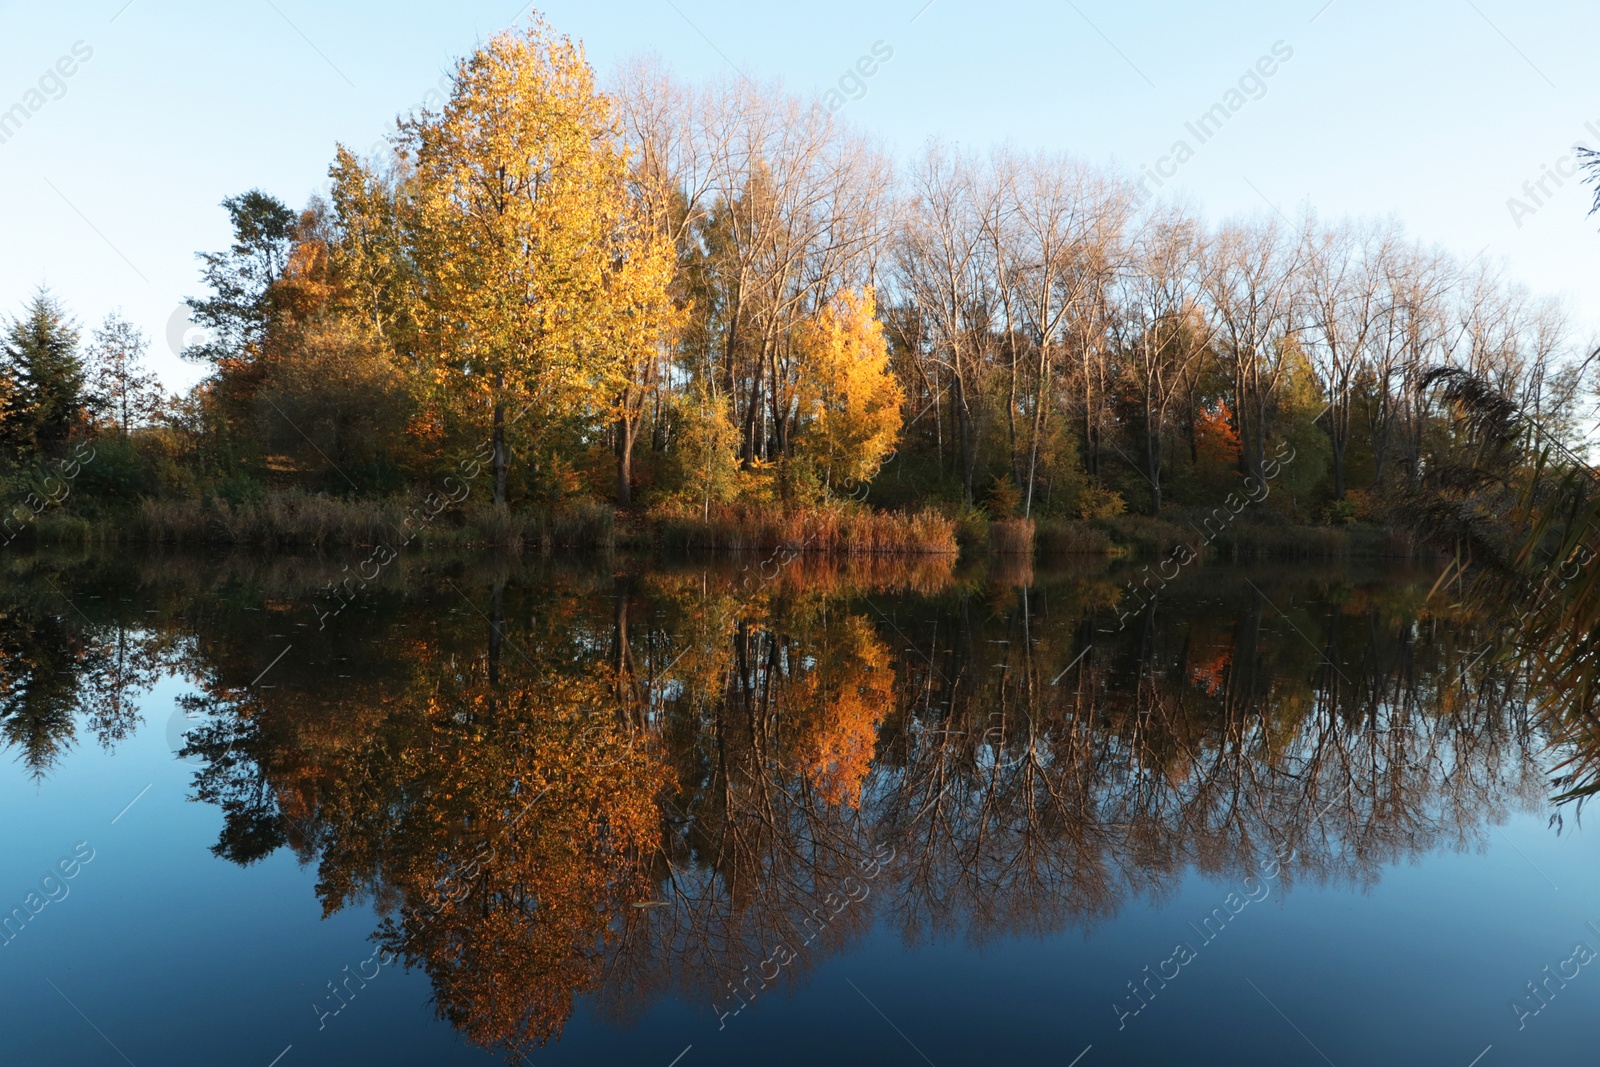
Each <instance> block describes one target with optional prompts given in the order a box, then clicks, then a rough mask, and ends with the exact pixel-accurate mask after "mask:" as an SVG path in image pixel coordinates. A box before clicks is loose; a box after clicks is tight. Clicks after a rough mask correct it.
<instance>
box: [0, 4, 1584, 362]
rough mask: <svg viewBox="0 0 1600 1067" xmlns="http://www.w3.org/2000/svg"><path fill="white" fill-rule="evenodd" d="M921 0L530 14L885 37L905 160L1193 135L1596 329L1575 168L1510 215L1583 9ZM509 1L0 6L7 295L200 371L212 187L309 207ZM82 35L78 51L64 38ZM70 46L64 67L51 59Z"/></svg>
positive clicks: (1184, 190) (821, 80)
mask: <svg viewBox="0 0 1600 1067" xmlns="http://www.w3.org/2000/svg"><path fill="white" fill-rule="evenodd" d="M924 2H925V0H894V2H887V3H872V2H867V3H862V2H856V3H842V2H834V0H824V2H810V3H806V4H792V5H791V4H783V5H772V4H754V3H749V4H733V3H716V2H712V0H670V2H669V0H550V2H547V3H545V4H543V5H542V10H543V11H544V13H545V15H546V16H547V18H548V19H549V20H550V22H551V23H552V24H553V25H554V26H555V27H556V28H557V29H560V30H562V31H563V32H566V33H569V34H572V35H573V36H575V37H578V38H580V39H581V40H582V41H583V42H584V43H585V45H586V47H587V49H588V53H589V57H590V60H591V62H593V63H594V64H595V66H596V67H597V68H598V69H599V70H600V71H601V72H602V74H604V73H605V72H607V71H608V70H609V69H611V68H612V67H613V66H614V65H615V64H616V63H617V62H619V61H620V60H622V59H624V58H626V57H628V56H630V55H633V54H637V53H640V52H656V53H658V54H660V55H661V56H662V57H664V58H665V59H666V60H667V61H668V62H669V63H670V64H671V65H672V66H674V67H675V68H676V69H677V70H678V71H679V72H680V73H682V74H685V75H688V76H711V75H715V74H717V73H718V72H719V71H727V70H729V68H730V66H731V65H737V66H738V67H739V68H740V69H741V70H742V71H743V72H744V73H746V74H749V75H751V76H753V77H757V78H761V79H767V78H778V79H781V80H783V81H784V82H785V83H787V84H788V85H789V86H790V87H791V88H793V89H795V90H799V91H804V92H818V93H820V92H822V91H824V90H825V89H826V88H827V87H829V86H830V85H832V84H834V83H836V82H837V81H838V80H839V78H840V76H841V75H842V74H844V72H845V71H846V69H847V68H848V67H849V66H851V65H852V64H853V63H854V62H855V61H856V59H857V58H858V57H859V56H861V55H863V54H865V53H868V52H869V51H870V50H871V49H872V46H873V45H874V43H875V42H878V41H884V42H886V43H887V45H888V46H889V47H890V48H892V49H893V52H894V55H893V58H892V59H891V60H890V61H889V62H887V63H885V64H883V65H882V67H881V69H880V70H879V71H878V72H877V73H876V74H875V75H874V76H873V77H872V78H871V79H870V80H868V81H867V82H866V87H867V91H866V95H865V96H864V97H862V98H861V99H859V100H855V101H852V102H850V103H849V104H848V105H847V106H846V108H845V114H847V115H848V116H849V117H851V118H852V119H853V120H854V121H856V122H858V123H859V124H861V125H862V126H864V127H866V128H867V129H869V130H871V131H873V132H875V133H876V134H878V135H879V136H881V137H882V138H883V139H884V141H885V142H886V143H887V144H888V145H889V146H890V148H891V149H892V150H894V151H895V152H896V153H897V154H898V155H900V156H901V157H904V156H906V155H908V154H910V153H913V152H915V151H916V150H917V149H918V147H919V146H920V145H921V144H922V142H923V141H924V140H926V139H927V138H929V137H930V136H938V137H941V138H944V139H946V140H949V141H957V142H961V143H963V144H967V145H976V146H988V145H990V144H993V143H996V142H1000V141H1009V142H1011V143H1013V144H1015V145H1017V146H1019V147H1030V148H1031V147H1049V148H1060V149H1066V150H1068V151H1071V152H1073V153H1076V154H1078V155H1080V156H1082V157H1084V158H1086V159H1089V160H1092V161H1096V162H1101V163H1106V164H1115V165H1120V166H1123V167H1125V168H1127V169H1128V170H1130V171H1134V172H1137V171H1138V170H1139V169H1140V167H1141V166H1142V165H1145V164H1150V165H1155V164H1156V163H1157V162H1158V161H1159V160H1160V158H1161V157H1162V156H1165V155H1167V154H1168V152H1169V151H1170V150H1171V148H1172V146H1173V143H1174V142H1175V141H1176V140H1178V139H1180V138H1182V139H1185V140H1187V141H1188V142H1189V143H1190V145H1191V147H1193V148H1194V156H1193V158H1192V159H1188V160H1186V161H1185V162H1184V163H1183V165H1182V166H1181V167H1178V168H1177V169H1176V177H1175V178H1173V179H1172V180H1171V181H1170V182H1168V183H1167V187H1168V189H1169V190H1171V189H1176V190H1178V191H1179V192H1180V193H1181V195H1183V196H1185V197H1187V198H1188V199H1189V200H1191V202H1193V203H1194V204H1195V205H1197V206H1198V207H1200V208H1201V209H1202V210H1203V211H1204V212H1205V213H1206V214H1207V215H1208V216H1210V217H1212V218H1213V219H1216V218H1221V217H1223V216H1226V215H1229V214H1234V213H1239V212H1250V211H1256V210H1269V208H1268V207H1267V205H1266V202H1267V201H1271V202H1272V203H1273V204H1276V205H1277V206H1278V207H1280V208H1281V209H1282V210H1283V211H1285V212H1287V213H1288V214H1290V215H1294V214H1296V213H1297V210H1298V208H1299V206H1300V205H1301V204H1302V203H1305V202H1309V203H1311V204H1312V205H1314V206H1315V207H1316V208H1317V209H1318V210H1319V211H1320V212H1322V213H1323V214H1324V215H1325V216H1338V215H1342V214H1347V213H1349V214H1363V215H1391V214H1392V215H1394V216H1396V217H1397V218H1399V219H1400V220H1402V221H1403V222H1404V223H1405V224H1406V225H1407V227H1408V228H1409V229H1410V230H1411V232H1413V233H1414V234H1417V235H1419V236H1421V237H1423V238H1425V239H1427V240H1429V241H1437V242H1439V243H1441V244H1443V245H1445V246H1448V247H1450V248H1453V249H1455V250H1457V251H1458V252H1460V253H1462V254H1463V255H1465V256H1468V257H1471V256H1473V255H1475V254H1477V253H1478V252H1479V251H1480V249H1485V248H1486V249H1487V250H1486V251H1485V252H1484V255H1486V256H1490V257H1503V258H1504V259H1505V260H1506V262H1507V264H1508V265H1509V268H1510V270H1511V272H1512V273H1513V274H1514V275H1515V276H1516V277H1518V278H1520V279H1522V280H1523V281H1525V282H1527V283H1528V284H1529V285H1530V286H1531V287H1532V288H1534V289H1536V290H1539V291H1545V292H1555V293H1561V294H1566V295H1568V296H1569V297H1570V299H1571V301H1572V304H1573V306H1574V308H1575V309H1576V311H1577V312H1578V315H1579V320H1580V322H1582V323H1583V324H1584V329H1585V332H1587V331H1588V330H1589V329H1590V328H1591V327H1592V326H1595V325H1600V289H1597V288H1596V283H1597V281H1600V271H1597V270H1596V267H1597V266H1600V232H1597V225H1600V219H1587V218H1585V215H1584V212H1585V209H1586V207H1587V196H1586V193H1585V190H1583V189H1581V188H1579V187H1578V185H1577V184H1576V182H1573V181H1568V182H1566V184H1565V187H1563V188H1560V189H1557V188H1555V186H1554V185H1553V184H1550V183H1548V182H1547V185H1546V189H1547V190H1548V191H1549V192H1551V193H1552V194H1553V195H1552V196H1550V197H1548V198H1545V197H1543V196H1541V199H1544V200H1545V203H1544V204H1543V205H1541V206H1539V208H1538V210H1536V211H1535V212H1533V213H1532V214H1530V215H1527V216H1525V217H1523V218H1522V219H1520V223H1521V225H1520V226H1519V225H1518V224H1517V221H1514V220H1513V218H1512V215H1511V212H1510V210H1509V209H1508V206H1507V199H1508V198H1509V197H1512V196H1524V194H1523V192H1522V186H1523V183H1524V182H1527V181H1530V180H1537V179H1539V178H1540V177H1541V175H1542V174H1543V173H1544V168H1545V167H1546V166H1551V167H1554V166H1556V165H1557V163H1558V162H1559V161H1561V160H1562V159H1563V157H1566V156H1569V155H1570V153H1571V150H1572V147H1573V146H1574V145H1575V144H1577V143H1587V144H1590V145H1593V146H1596V147H1600V134H1597V133H1593V132H1590V131H1588V130H1586V129H1585V123H1586V122H1593V123H1594V125H1595V128H1596V129H1597V130H1600V92H1597V91H1596V90H1597V89H1600V64H1596V63H1595V62H1594V57H1593V49H1594V48H1595V47H1597V46H1600V7H1597V6H1596V5H1594V4H1593V3H1578V2H1565V0H1559V2H1548V3H1540V4H1537V5H1533V4H1526V3H1512V2H1511V0H1472V2H1468V0H1425V2H1409V0H1408V2H1406V3H1404V4H1397V3H1394V2H1392V0H1391V2H1387V3H1374V2H1364V0H1334V2H1333V3H1332V4H1331V5H1327V6H1326V7H1325V6H1324V3H1325V0H1304V2H1302V0H1294V2H1287V3H1284V2H1280V3H1271V4H1268V3H1264V2H1251V3H1237V4H1228V5H1218V4H1209V3H1208V4H1194V3H1184V4H1179V3H1167V4H1161V3H1148V2H1145V3H1140V2H1125V3H1113V2H1112V0H1075V3H1045V2H1014V3H1006V2H1003V0H1002V2H993V0H991V2H987V3H983V4H979V3H974V2H971V0H935V2H934V3H933V4H932V5H931V6H929V7H927V8H926V9H925V10H923V6H924ZM919 11H921V14H920V15H919V14H918V12H919ZM517 14H518V8H517V5H516V3H515V2H514V0H497V2H485V0H455V2H453V3H450V4H440V3H420V2H413V0H389V2H386V3H367V2H362V3H341V4H338V5H334V4H328V3H320V4H319V3H312V2H310V0H271V2H268V0H231V2H228V3H199V2H164V0H133V2H132V3H131V4H127V3H126V0H93V2H86V3H60V4H43V3H24V2H20V0H0V31H3V32H0V72H3V73H0V118H3V112H4V111H5V110H6V109H9V108H10V107H11V106H12V105H13V104H17V103H19V102H20V103H24V104H26V103H28V102H29V97H28V96H27V94H28V93H29V91H30V90H36V89H38V88H39V85H40V79H41V77H44V78H45V82H46V85H45V91H44V92H41V93H40V95H39V96H38V97H34V98H32V99H33V102H34V103H38V102H39V101H40V100H41V99H42V101H43V103H42V105H41V106H39V107H38V109H37V111H33V112H31V113H30V114H29V117H28V118H27V121H26V122H25V123H24V124H23V125H22V126H21V128H20V129H18V130H16V131H15V132H14V133H12V134H11V135H10V136H9V138H8V139H7V140H6V141H5V142H4V143H0V310H4V311H6V312H12V311H15V310H16V309H17V308H18V307H20V305H21V303H22V301H23V300H24V299H25V298H26V297H27V295H28V294H29V293H30V292H31V291H32V289H33V288H34V287H35V286H36V285H38V284H39V283H41V282H45V283H48V284H49V285H50V286H51V287H52V288H53V289H54V290H55V291H56V292H57V293H59V294H60V295H61V296H62V297H63V298H64V299H65V300H66V301H67V302H68V304H69V305H70V306H71V308H72V309H73V311H74V312H75V313H76V314H77V316H78V317H79V319H80V320H82V321H84V322H85V324H91V323H93V322H96V321H98V320H99V319H100V318H101V316H103V315H104V313H105V312H106V311H107V310H109V309H110V308H112V307H115V306H120V307H122V308H123V309H124V311H125V313H126V314H127V315H128V316H129V317H130V318H131V319H132V320H133V321H134V322H136V323H137V324H138V325H140V326H141V327H142V328H144V330H145V331H146V332H147V333H148V334H149V335H151V337H152V339H153V342H154V343H153V346H152V352H153V359H152V362H153V363H154V364H155V365H156V367H157V369H158V370H159V371H160V372H161V373H162V374H163V376H164V377H166V378H167V380H168V381H169V383H171V384H173V385H177V384H179V383H181V382H187V381H190V380H193V379H194V378H195V377H196V376H197V374H198V371H197V369H196V368H194V367H192V366H189V365H186V364H183V363H181V362H180V361H179V360H177V359H175V358H174V357H173V356H172V355H171V353H170V352H169V351H168V346H167V343H166V341H165V340H164V338H165V335H166V333H167V323H168V320H169V319H170V317H171V315H172V313H173V311H174V310H175V309H176V308H177V307H178V306H179V305H180V303H181V299H182V297H184V296H185V295H190V294H193V293H195V292H196V291H197V287H198V286H197V275H196V263H195V260H194V256H193V253H194V252H195V251H196V250H197V249H212V248H219V247H222V246H223V245H224V244H225V243H226V241H227V237H228V232H227V227H226V222H225V218H224V215H223V212H222V211H221V210H220V209H219V208H218V207H217V204H218V202H219V201H220V200H221V199H222V198H223V197H225V196H228V195H230V194H233V193H237V192H241V191H243V190H245V189H248V188H251V187H252V186H259V187H261V188H263V189H265V190H267V191H269V192H272V193H274V194H276V195H278V196H279V197H281V198H283V199H284V200H286V201H288V202H289V203H291V204H293V205H295V206H299V205H301V204H303V203H304V201H305V200H306V198H307V197H308V196H309V195H310V194H311V193H312V191H313V190H315V189H317V188H318V187H320V186H321V185H322V184H323V182H324V181H325V176H326V169H327V165H328V162H329V160H330V159H331V157H332V154H333V147H334V143H335V142H336V141H344V142H347V143H349V144H351V145H352V146H354V147H358V148H363V149H364V148H365V147H366V146H369V145H371V144H372V143H373V142H374V141H375V140H377V139H378V138H380V137H381V136H383V134H384V133H385V132H386V131H387V130H388V129H390V128H391V126H392V122H393V118H394V116H395V114H396V113H397V112H399V111H402V110H405V109H407V108H409V107H411V106H413V105H414V104H416V103H418V102H419V101H420V100H421V99H422V97H423V95H424V94H425V93H426V92H427V91H428V89H429V88H430V87H432V86H434V85H436V84H437V83H438V81H439V78H440V76H441V75H442V74H443V72H444V71H445V70H446V68H447V65H448V63H449V61H450V59H451V57H452V56H454V55H457V54H459V53H462V52H465V51H467V50H470V49H471V48H472V47H473V45H474V43H475V42H477V41H479V40H481V39H483V38H484V37H486V36H487V35H489V34H490V33H492V32H493V31H495V30H496V29H498V28H500V27H502V26H505V25H506V24H508V23H509V22H510V21H511V20H512V19H513V18H514V17H515V16H516V15H517ZM913 19H915V20H914V21H913ZM79 41H82V42H83V46H80V51H82V50H83V49H84V48H88V49H92V50H93V54H92V56H90V58H88V59H87V60H86V61H82V62H78V61H77V60H75V59H73V57H72V50H73V46H74V44H75V42H79ZM1278 41H1282V42H1284V44H1285V45H1287V46H1288V47H1289V48H1292V50H1293V56H1292V58H1291V59H1289V60H1288V61H1287V62H1283V63H1281V64H1279V65H1277V66H1276V68H1275V69H1274V73H1272V75H1271V76H1270V77H1267V78H1263V79H1262V80H1261V83H1260V84H1261V85H1262V86H1264V91H1263V90H1261V89H1258V88H1257V87H1256V86H1255V85H1254V84H1251V85H1249V86H1248V88H1249V90H1250V92H1251V93H1252V94H1254V95H1258V96H1259V99H1250V100H1249V101H1248V103H1246V104H1245V106H1243V107H1242V108H1240V109H1239V110H1238V112H1237V113H1235V114H1232V115H1231V117H1230V118H1229V120H1228V121H1227V123H1226V124H1225V125H1224V127H1223V128H1222V129H1221V131H1220V132H1218V133H1216V134H1215V135H1214V136H1212V137H1211V138H1210V139H1209V140H1208V141H1206V143H1204V144H1200V143H1199V141H1198V139H1197V138H1196V137H1195V136H1194V135H1193V134H1192V133H1189V132H1188V131H1187V130H1186V128H1185V123H1186V122H1192V121H1194V120H1196V119H1197V118H1198V117H1199V116H1200V115H1201V114H1202V113H1203V112H1205V111H1206V110H1207V109H1208V108H1210V107H1211V106H1212V105H1213V104H1215V103H1217V102H1219V101H1221V100H1223V98H1224V94H1225V93H1226V92H1227V90H1229V89H1230V88H1232V87H1234V86H1236V85H1237V83H1238V82H1239V79H1240V77H1241V75H1243V74H1244V73H1245V72H1246V71H1247V70H1249V69H1250V68H1252V67H1253V66H1254V65H1255V64H1256V63H1257V61H1258V59H1260V58H1261V57H1263V56H1267V55H1270V53H1271V50H1272V47H1273V45H1274V43H1275V42H1278ZM62 57H68V60H69V61H68V62H67V63H65V64H64V65H63V68H62V69H70V70H72V73H71V74H70V76H65V77H63V76H61V75H60V74H59V73H57V74H56V75H54V76H53V77H50V76H46V72H47V71H51V70H55V68H56V64H57V62H58V61H59V60H60V59H61V58H62ZM1268 66H1271V64H1268ZM56 79H59V81H57V80H56ZM4 132H5V128H4V127H3V126H0V133H4ZM1165 166H1166V168H1167V170H1168V171H1169V172H1171V171H1172V170H1173V165H1172V164H1171V163H1168V164H1166V165H1165ZM1531 203H1532V202H1531V201H1529V204H1530V206H1531Z"/></svg>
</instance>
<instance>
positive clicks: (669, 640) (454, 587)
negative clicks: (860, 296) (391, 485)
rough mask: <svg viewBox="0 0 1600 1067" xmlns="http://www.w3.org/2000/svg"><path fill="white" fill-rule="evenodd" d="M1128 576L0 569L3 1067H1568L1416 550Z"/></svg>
mask: <svg viewBox="0 0 1600 1067" xmlns="http://www.w3.org/2000/svg"><path fill="white" fill-rule="evenodd" d="M1153 573H1154V572H1153V571H1151V570H1147V569H1145V568H1143V567H1120V568H1118V567H1113V566H1109V565H1106V564H1102V563H1099V562H1094V563H1089V562H1080V563H1073V562H1070V561H1069V562H1064V563H1051V564H1046V563H1044V562H1039V563H1036V564H1033V565H1031V566H1030V565H1029V564H1027V563H1026V562H1024V561H1018V560H1001V561H998V562H996V563H994V564H990V565H986V564H983V563H978V564H962V565H961V566H959V567H957V566H954V565H952V564H951V563H950V562H949V561H948V560H943V559H926V560H916V561H910V562H906V561H890V560H877V561H874V560H865V561H849V562H829V561H824V560H818V559H812V558H800V559H789V558H788V557H783V556H775V557H768V558H756V557H749V558H741V559H734V560H729V559H721V560H712V561H706V560H698V561H697V560H677V561H661V560H655V561H652V560H648V559H642V558H641V559H634V558H630V557H627V556H617V557H595V558H576V559H563V558H560V557H557V558H539V557H538V556H537V555H535V556H532V557H524V558H520V559H519V558H514V557H496V556H474V557H461V558H455V557H451V556H422V555H415V556H402V557H401V558H399V559H395V560H392V561H381V560H377V559H374V558H372V557H370V556H367V555H365V554H362V553H349V554H339V553H333V554H330V555H328V556H326V557H321V558H318V557H282V556H278V557H256V556H250V555H199V556H191V555H174V554H159V553H128V552H123V553H104V552H98V551H87V552H81V553H63V552H54V553H45V554H39V555H12V556H11V557H10V558H8V560H7V561H6V564H5V572H4V576H3V582H0V611H3V617H0V665H3V672H4V673H3V679H0V683H3V686H4V697H3V704H0V715H3V717H0V732H3V738H4V742H5V745H6V749H7V752H8V753H9V756H10V759H9V760H8V761H7V763H6V764H5V766H4V769H3V771H0V797H3V801H0V802H3V805H4V809H3V810H4V812H5V818H4V820H3V830H0V834H3V839H4V848H3V849H0V909H3V910H4V922H3V925H0V929H3V933H0V943H3V952H0V990H3V995H4V1000H5V1003H6V1025H5V1026H4V1027H3V1028H0V1062H4V1063H17V1064H29V1065H45V1064H74V1065H85V1064H106V1065H115V1064H121V1063H128V1064H133V1065H136V1067H146V1065H155V1064H161V1065H186V1064H197V1065H198V1064H215V1063H219V1062H226V1063H230V1064H232V1063H239V1064H247V1065H250V1064H255V1065H259V1067H273V1065H276V1067H297V1065H310V1064H353V1063H384V1064H413V1063H415V1064H489V1063H494V1062H511V1063H528V1064H535V1065H538V1067H545V1065H563V1064H611V1063H618V1064H642V1065H657V1067H673V1065H676V1067H709V1065H713V1064H749V1063H760V1064H764V1065H765V1064H771V1065H783V1064H817V1063H829V1064H857V1063H859V1064H905V1065H917V1064H923V1063H927V1064H933V1065H936V1067H955V1065H962V1064H996V1063H1019V1064H1020V1063H1029V1064H1033V1063H1037V1064H1055V1065H1058V1067H1069V1065H1079V1067H1096V1065H1099V1064H1146V1063H1148V1064H1173V1063H1182V1064H1190V1065H1194V1064H1241V1063H1272V1064H1322V1063H1331V1064H1336V1065H1340V1067H1343V1065H1345V1064H1383V1063H1395V1064H1413V1063H1439V1064H1456V1065H1460V1067H1468V1065H1469V1064H1477V1065H1480V1067H1502V1065H1510V1064H1565V1063H1578V1062H1589V1060H1590V1059H1592V1056H1593V1039H1592V1033H1593V1024H1592V1020H1593V1018H1594V1017H1595V1012H1596V1009H1597V1007H1600V968H1597V969H1596V972H1595V973H1591V972H1589V970H1588V968H1587V966H1586V965H1587V963H1588V962H1589V961H1590V960H1592V959H1593V958H1595V956H1596V954H1597V953H1600V894H1597V893H1596V890H1595V878H1594V875H1595V873H1596V871H1597V870H1600V857H1597V854H1596V844H1597V843H1600V842H1597V840H1596V839H1595V838H1594V836H1593V835H1592V834H1589V833H1586V832H1585V828H1584V827H1583V826H1582V825H1581V823H1580V819H1579V815H1580V811H1579V810H1578V809H1577V808H1576V807H1575V806H1573V805H1557V804H1555V803H1553V802H1552V800H1551V797H1552V796H1553V795H1554V794H1555V793H1556V792H1557V791H1558V790H1557V788H1556V786H1555V785H1554V784H1553V781H1552V780H1553V776H1555V775H1556V774H1557V773H1558V771H1559V768H1560V765H1561V764H1562V762H1563V760H1565V759H1566V758H1567V757H1568V755H1569V754H1570V753H1569V750H1568V747H1567V746H1566V745H1565V744H1563V743H1562V742H1560V741H1559V740H1558V739H1555V738H1553V737H1552V736H1550V735H1549V734H1548V732H1547V730H1546V728H1545V727H1544V726H1542V725H1541V723H1540V721H1539V720H1538V718H1537V716H1536V715H1535V714H1534V713H1533V711H1532V709H1531V708H1530V706H1529V701H1528V694H1527V692H1526V690H1525V686H1524V684H1523V681H1522V679H1521V677H1520V676H1519V672H1518V670H1517V669H1516V668H1515V667H1514V666H1508V665H1505V664H1497V663H1494V662H1492V657H1485V656H1482V655H1481V651H1482V647H1483V641H1484V635H1483V634H1482V633H1481V632H1480V627H1479V625H1478V624H1477V623H1476V622H1475V620H1473V619H1472V618H1470V617H1468V616H1467V615H1465V613H1464V611H1465V609H1461V608H1458V607H1456V606H1454V605H1453V604H1452V603H1451V598H1450V597H1449V596H1448V595H1436V596H1435V597H1434V599H1433V601H1432V602H1430V603H1429V604H1428V605H1427V610H1424V605H1425V601H1427V599H1428V594H1429V590H1430V588H1431V587H1432V586H1433V583H1434V580H1435V578H1436V577H1437V576H1438V568H1436V567H1432V566H1424V565H1416V564H1409V565H1404V566H1401V565H1388V564H1378V563H1360V562H1350V563H1335V564H1295V565H1253V566H1204V567H1202V566H1200V565H1198V564H1195V565H1192V566H1190V567H1188V568H1186V569H1184V570H1183V571H1182V572H1181V573H1179V574H1177V575H1176V576H1175V577H1170V580H1168V579H1161V578H1158V579H1156V580H1154V581H1151V580H1150V578H1151V576H1152V574H1153ZM1591 924H1593V925H1591Z"/></svg>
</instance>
